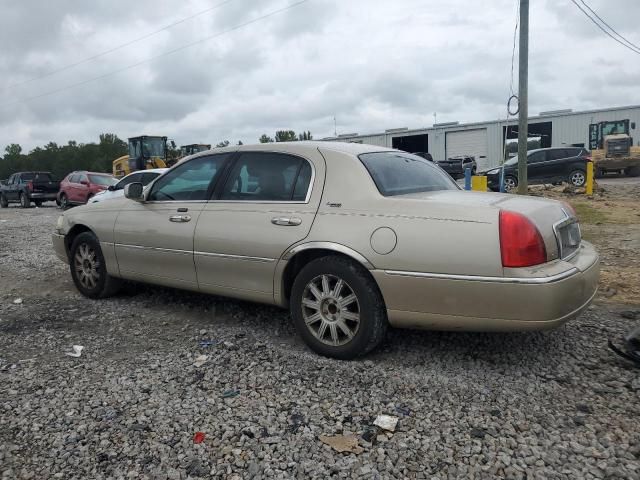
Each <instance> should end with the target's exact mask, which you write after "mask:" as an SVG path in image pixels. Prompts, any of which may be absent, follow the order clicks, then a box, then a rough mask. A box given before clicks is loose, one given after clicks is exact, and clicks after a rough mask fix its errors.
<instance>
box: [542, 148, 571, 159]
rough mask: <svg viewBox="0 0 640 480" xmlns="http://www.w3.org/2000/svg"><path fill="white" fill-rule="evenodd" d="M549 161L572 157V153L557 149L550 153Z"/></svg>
mask: <svg viewBox="0 0 640 480" xmlns="http://www.w3.org/2000/svg"><path fill="white" fill-rule="evenodd" d="M548 155H549V160H560V159H562V158H567V157H571V156H572V155H571V151H570V150H567V149H564V148H555V149H553V150H549V152H548Z"/></svg>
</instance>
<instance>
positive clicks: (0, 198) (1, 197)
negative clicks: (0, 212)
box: [0, 194, 9, 208]
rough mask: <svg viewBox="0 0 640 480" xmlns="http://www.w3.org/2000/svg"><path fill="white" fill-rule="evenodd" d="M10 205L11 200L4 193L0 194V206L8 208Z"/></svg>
mask: <svg viewBox="0 0 640 480" xmlns="http://www.w3.org/2000/svg"><path fill="white" fill-rule="evenodd" d="M8 206H9V201H8V200H7V197H5V196H4V194H2V195H0V208H7V207H8Z"/></svg>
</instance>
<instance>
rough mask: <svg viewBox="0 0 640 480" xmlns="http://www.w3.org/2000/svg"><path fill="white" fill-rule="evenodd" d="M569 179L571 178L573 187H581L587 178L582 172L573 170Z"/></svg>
mask: <svg viewBox="0 0 640 480" xmlns="http://www.w3.org/2000/svg"><path fill="white" fill-rule="evenodd" d="M569 180H571V183H572V184H573V186H574V187H581V186H583V185H584V184H585V182H586V181H587V178H586V177H585V174H584V173H582V172H579V171H575V172H573V173H572V174H571V178H570V179H569Z"/></svg>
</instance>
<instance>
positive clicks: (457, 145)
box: [446, 128, 490, 172]
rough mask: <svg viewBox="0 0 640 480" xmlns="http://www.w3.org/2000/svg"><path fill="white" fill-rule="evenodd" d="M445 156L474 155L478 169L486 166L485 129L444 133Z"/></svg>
mask: <svg viewBox="0 0 640 480" xmlns="http://www.w3.org/2000/svg"><path fill="white" fill-rule="evenodd" d="M446 152H447V158H452V157H458V156H462V155H466V156H470V157H475V159H476V164H477V165H478V171H479V172H480V171H482V170H485V169H486V168H488V167H489V166H490V165H489V159H488V158H487V129H486V128H477V129H474V130H458V131H457V132H447V134H446Z"/></svg>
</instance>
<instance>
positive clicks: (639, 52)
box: [571, 0, 640, 55]
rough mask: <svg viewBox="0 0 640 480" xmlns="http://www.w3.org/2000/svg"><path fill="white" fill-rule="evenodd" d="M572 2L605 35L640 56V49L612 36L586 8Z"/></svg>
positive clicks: (572, 0) (574, 0)
mask: <svg viewBox="0 0 640 480" xmlns="http://www.w3.org/2000/svg"><path fill="white" fill-rule="evenodd" d="M571 2H572V3H573V4H574V5H575V6H576V7H578V8H579V9H580V11H581V12H582V13H584V14H585V15H586V16H587V18H589V20H591V21H592V22H593V23H594V24H595V25H596V26H597V27H598V28H599V29H600V30H602V31H603V32H604V33H605V34H607V35H608V36H609V37H611V38H612V39H614V40H615V41H616V42H618V43H619V44H620V45H622V46H623V47H625V48H628V49H629V50H631V51H632V52H634V53H637V54H639V55H640V49H637V48H635V47H632V46H630V45H627V44H626V43H624V42H623V41H621V40H619V39H618V38H616V37H614V36H613V35H612V34H611V33H610V32H609V31H608V30H607V29H606V28H604V27H603V26H602V25H601V24H600V23H598V21H597V20H596V19H595V18H593V17H592V16H591V15H590V14H589V12H587V11H586V10H585V9H584V8H582V7H581V6H580V4H579V3H578V2H577V1H576V0H571ZM622 38H624V37H622ZM625 41H628V40H626V39H625ZM631 45H633V44H631Z"/></svg>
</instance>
